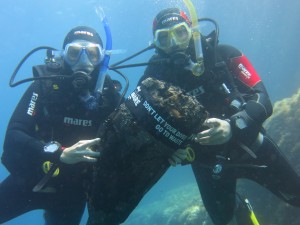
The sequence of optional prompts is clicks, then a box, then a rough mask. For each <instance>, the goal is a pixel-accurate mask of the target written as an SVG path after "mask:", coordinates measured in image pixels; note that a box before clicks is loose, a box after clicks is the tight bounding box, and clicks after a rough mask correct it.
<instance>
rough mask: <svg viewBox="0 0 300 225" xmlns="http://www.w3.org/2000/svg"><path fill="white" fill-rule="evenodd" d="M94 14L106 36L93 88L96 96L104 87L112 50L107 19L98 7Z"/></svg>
mask: <svg viewBox="0 0 300 225" xmlns="http://www.w3.org/2000/svg"><path fill="white" fill-rule="evenodd" d="M96 13H97V15H98V16H99V17H100V19H101V22H102V25H103V27H104V30H105V35H106V45H105V52H106V53H105V56H104V59H103V62H102V66H101V68H100V71H99V74H98V79H97V83H96V87H95V94H96V96H98V95H100V94H101V93H102V91H103V85H104V80H105V73H106V71H107V70H108V64H109V60H110V51H111V50H112V37H111V31H110V28H109V26H108V21H107V18H106V16H105V14H104V11H103V9H102V8H101V7H100V6H98V7H97V8H96Z"/></svg>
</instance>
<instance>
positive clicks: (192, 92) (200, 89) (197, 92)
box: [188, 86, 205, 97]
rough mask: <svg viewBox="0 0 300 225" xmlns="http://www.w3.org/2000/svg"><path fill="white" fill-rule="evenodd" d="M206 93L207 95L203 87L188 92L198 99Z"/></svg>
mask: <svg viewBox="0 0 300 225" xmlns="http://www.w3.org/2000/svg"><path fill="white" fill-rule="evenodd" d="M204 93H205V90H204V88H203V86H199V87H197V88H195V89H193V90H191V91H189V92H188V94H190V95H192V96H194V97H196V96H198V95H202V94H204Z"/></svg>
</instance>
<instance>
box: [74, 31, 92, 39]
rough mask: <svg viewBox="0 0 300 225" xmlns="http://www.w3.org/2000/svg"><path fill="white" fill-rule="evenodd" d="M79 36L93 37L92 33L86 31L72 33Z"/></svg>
mask: <svg viewBox="0 0 300 225" xmlns="http://www.w3.org/2000/svg"><path fill="white" fill-rule="evenodd" d="M80 34H83V35H87V36H91V37H93V36H94V34H93V33H91V32H88V31H81V30H79V31H75V32H74V35H80Z"/></svg>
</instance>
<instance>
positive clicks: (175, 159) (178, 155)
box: [168, 149, 188, 166]
mask: <svg viewBox="0 0 300 225" xmlns="http://www.w3.org/2000/svg"><path fill="white" fill-rule="evenodd" d="M187 154H188V153H187V151H186V149H177V150H176V151H175V152H174V153H173V154H172V155H171V157H170V158H168V161H169V163H170V164H171V166H176V165H177V164H180V163H181V162H182V161H183V160H185V159H186V157H187Z"/></svg>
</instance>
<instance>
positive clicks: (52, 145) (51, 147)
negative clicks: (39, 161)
mask: <svg viewBox="0 0 300 225" xmlns="http://www.w3.org/2000/svg"><path fill="white" fill-rule="evenodd" d="M58 150H61V144H60V143H58V142H57V141H51V142H49V143H47V144H46V145H45V146H44V152H49V153H55V152H57V151H58Z"/></svg>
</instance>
